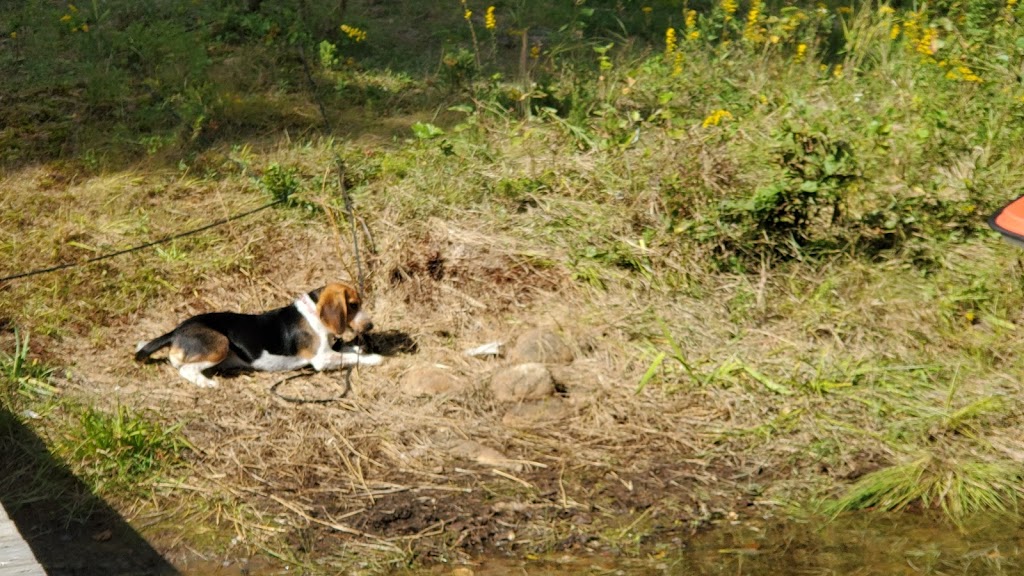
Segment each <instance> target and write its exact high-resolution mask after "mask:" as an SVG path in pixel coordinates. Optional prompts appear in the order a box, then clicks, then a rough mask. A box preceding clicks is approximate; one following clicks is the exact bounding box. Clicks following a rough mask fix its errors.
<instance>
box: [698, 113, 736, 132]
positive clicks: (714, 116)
mask: <svg viewBox="0 0 1024 576" xmlns="http://www.w3.org/2000/svg"><path fill="white" fill-rule="evenodd" d="M722 120H732V114H731V113H730V112H729V111H728V110H715V111H714V112H712V113H711V114H709V115H708V117H707V118H705V119H704V122H703V123H702V124H701V126H702V127H704V128H708V127H710V126H718V125H719V124H721V123H722Z"/></svg>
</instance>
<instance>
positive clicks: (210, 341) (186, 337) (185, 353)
mask: <svg viewBox="0 0 1024 576" xmlns="http://www.w3.org/2000/svg"><path fill="white" fill-rule="evenodd" d="M229 344H230V343H229V341H228V337H227V336H225V335H223V334H221V333H220V332H217V331H214V330H209V329H202V328H199V329H192V330H187V331H181V332H180V333H179V334H177V335H176V336H175V339H174V342H173V343H172V344H171V351H170V353H169V354H168V359H169V360H170V361H171V365H172V366H174V367H175V368H177V369H178V373H179V374H181V377H182V378H184V379H185V380H188V381H189V382H191V383H193V384H195V385H196V386H199V387H200V388H214V387H216V386H217V381H216V380H214V379H213V378H210V377H209V376H207V375H206V374H203V372H205V371H207V370H209V369H210V368H213V367H215V366H217V365H218V364H220V363H222V362H224V361H225V360H226V359H227V358H228V356H229V355H230V354H231V349H230V346H229Z"/></svg>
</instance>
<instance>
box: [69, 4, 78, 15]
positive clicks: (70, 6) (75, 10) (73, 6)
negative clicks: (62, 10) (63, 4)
mask: <svg viewBox="0 0 1024 576" xmlns="http://www.w3.org/2000/svg"><path fill="white" fill-rule="evenodd" d="M68 10H70V11H71V12H72V13H75V12H78V8H77V7H75V5H74V4H68Z"/></svg>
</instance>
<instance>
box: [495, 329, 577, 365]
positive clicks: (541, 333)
mask: <svg viewBox="0 0 1024 576" xmlns="http://www.w3.org/2000/svg"><path fill="white" fill-rule="evenodd" d="M508 357H509V360H511V361H512V362H515V363H523V362H541V363H545V364H568V363H569V362H572V359H573V353H572V350H571V349H570V348H569V346H568V345H567V344H566V343H565V340H562V337H561V336H559V335H558V334H555V333H554V332H552V331H551V330H548V329H546V328H534V329H533V330H528V331H526V332H524V333H523V334H522V335H520V336H519V339H518V340H516V345H515V347H513V348H512V350H511V352H509V355H508Z"/></svg>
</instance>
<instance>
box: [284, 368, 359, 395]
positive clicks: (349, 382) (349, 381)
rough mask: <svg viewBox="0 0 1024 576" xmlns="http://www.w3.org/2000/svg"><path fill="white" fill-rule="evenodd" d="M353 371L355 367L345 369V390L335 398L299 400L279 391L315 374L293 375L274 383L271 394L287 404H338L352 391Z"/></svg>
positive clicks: (300, 373) (302, 373)
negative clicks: (290, 381) (288, 383)
mask: <svg viewBox="0 0 1024 576" xmlns="http://www.w3.org/2000/svg"><path fill="white" fill-rule="evenodd" d="M353 369H354V367H353V366H349V367H348V368H345V389H344V390H342V391H341V394H335V395H334V396H331V397H329V398H299V397H297V396H286V395H284V394H282V393H281V392H279V391H278V387H280V386H281V384H284V383H285V382H288V381H289V380H295V379H297V378H304V377H306V376H311V375H312V374H315V372H299V373H298V374H292V375H291V376H286V377H284V378H281V379H280V380H278V381H277V382H274V384H273V385H272V386H271V387H270V393H271V394H273V395H274V396H277V397H278V398H280V399H282V400H284V401H285V402H291V403H293V404H330V403H331V402H337V401H338V400H342V399H344V398H345V397H346V396H348V392H349V390H351V389H352V370H353Z"/></svg>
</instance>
